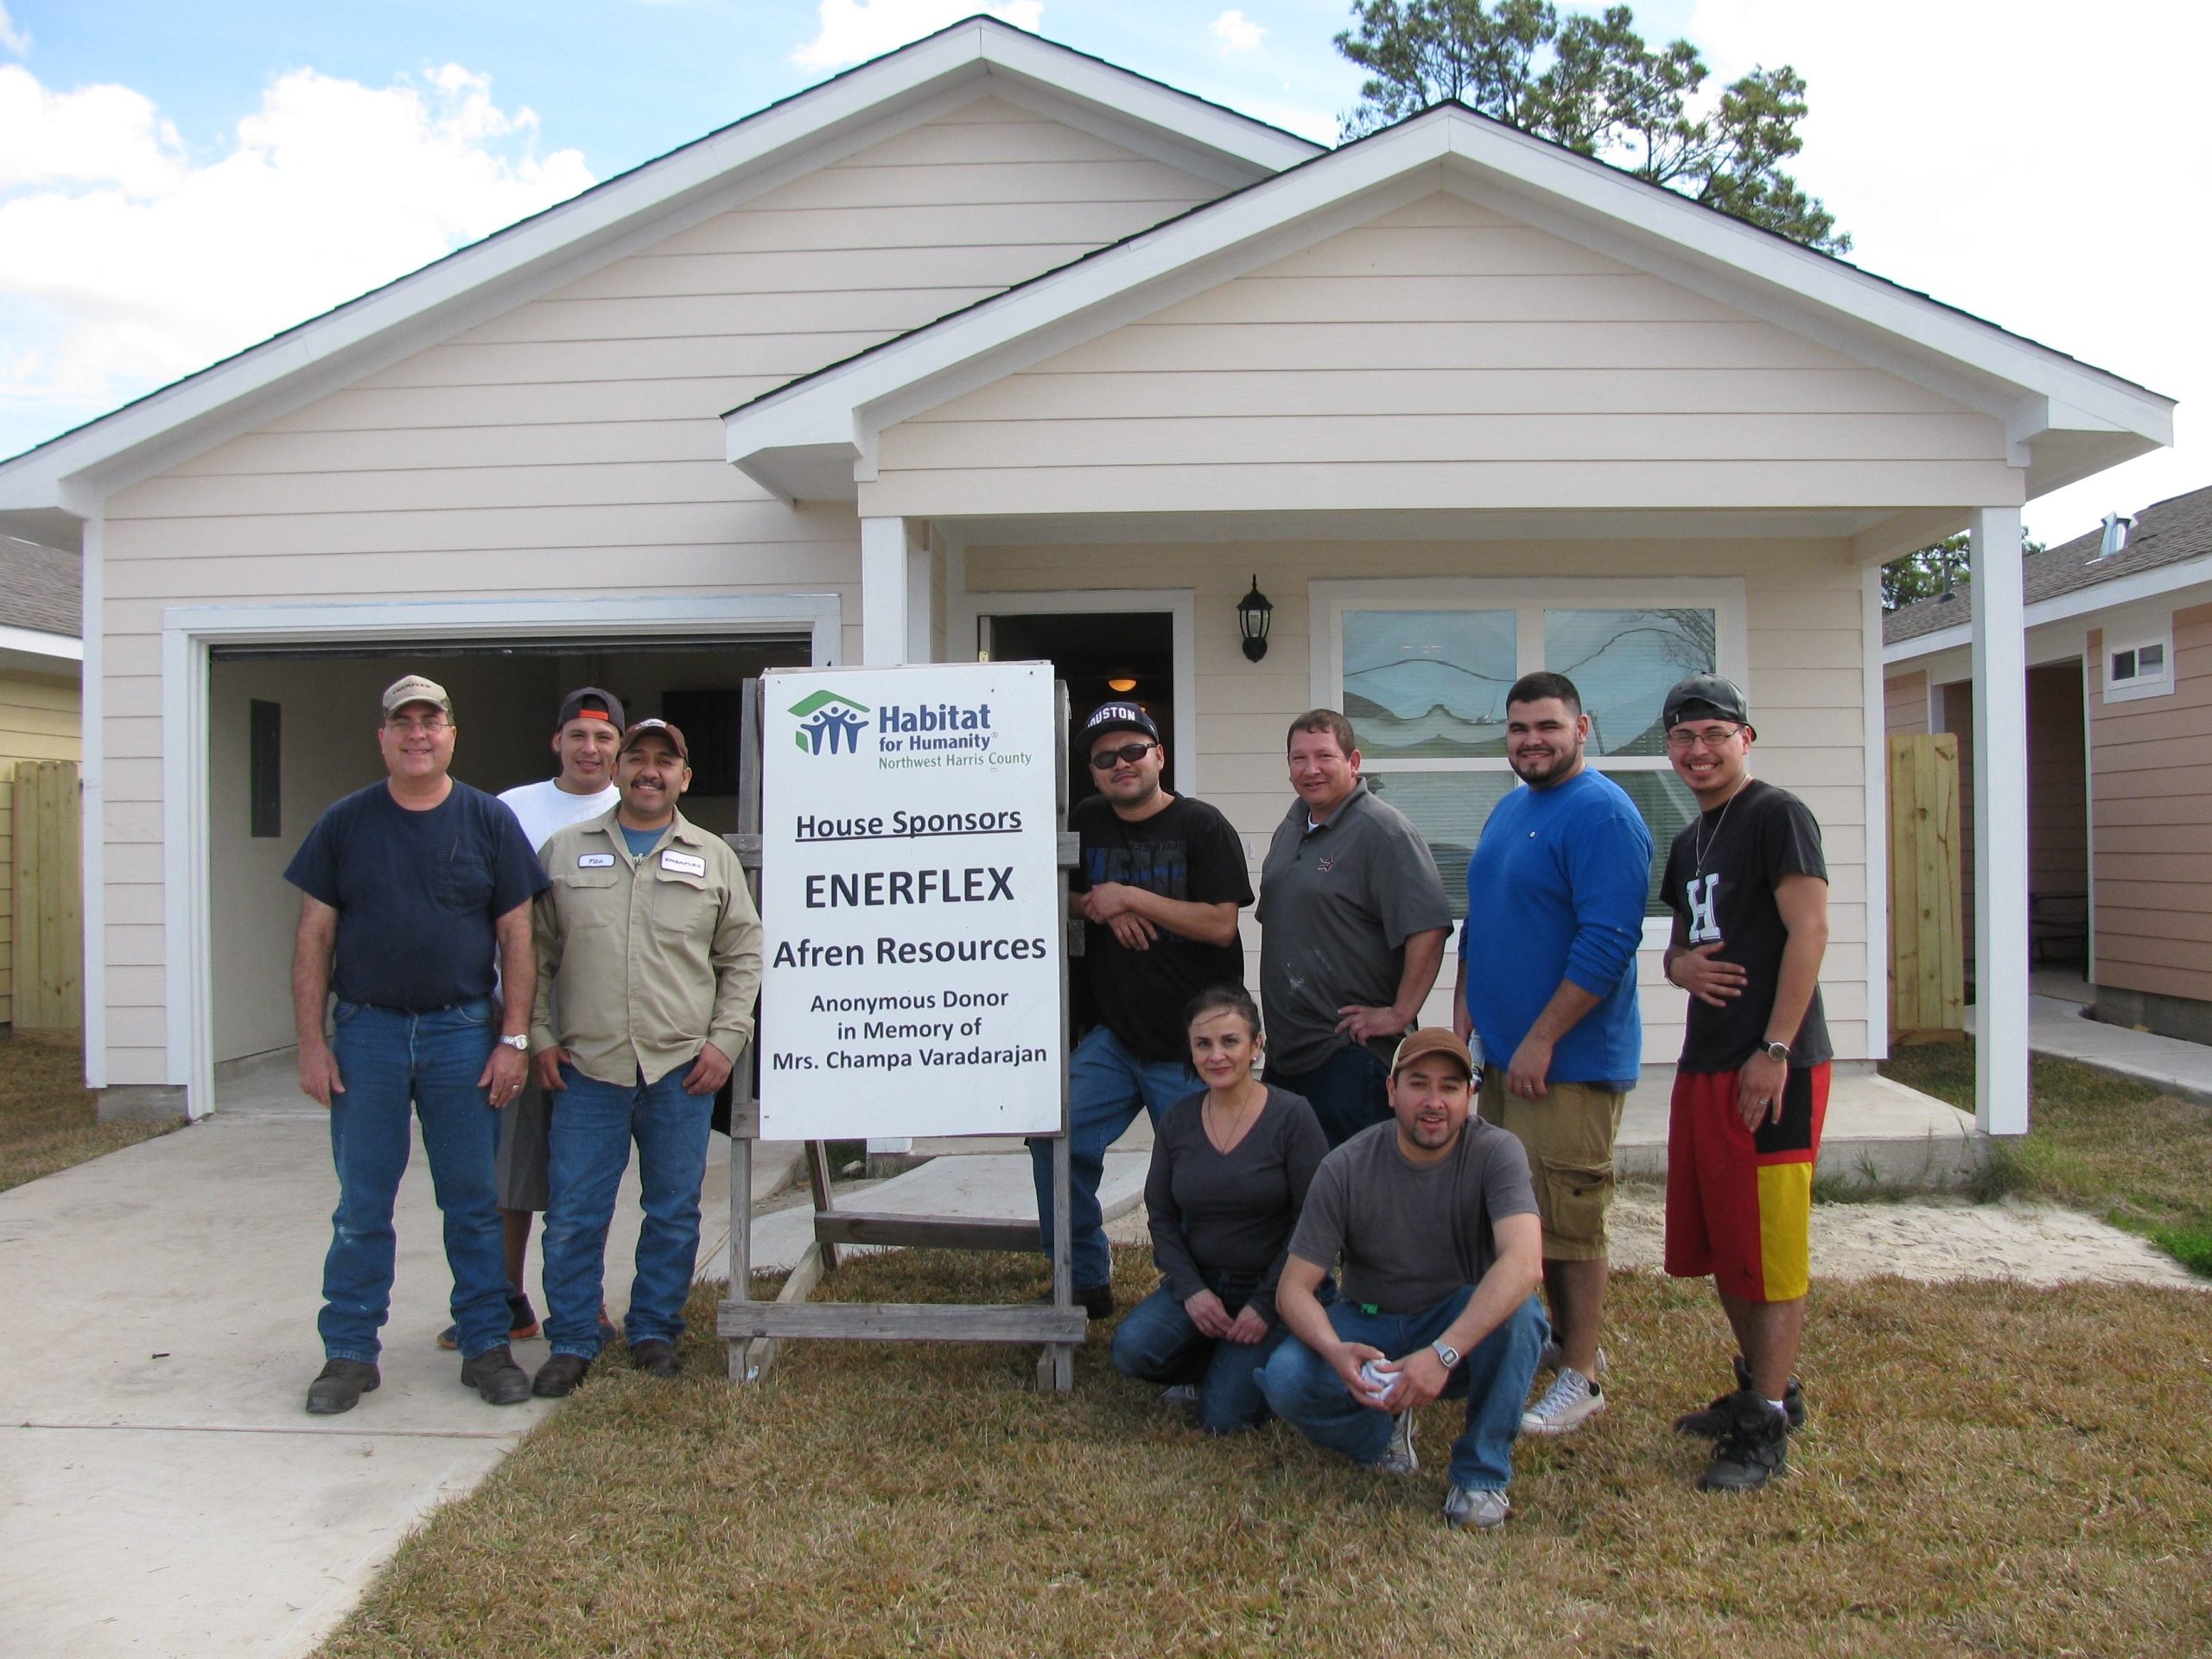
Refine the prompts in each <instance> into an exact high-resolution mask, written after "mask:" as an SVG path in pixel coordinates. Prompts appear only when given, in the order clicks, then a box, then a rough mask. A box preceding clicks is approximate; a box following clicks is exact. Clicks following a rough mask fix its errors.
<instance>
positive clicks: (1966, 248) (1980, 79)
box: [0, 0, 2212, 538]
mask: <svg viewBox="0 0 2212 1659" xmlns="http://www.w3.org/2000/svg"><path fill="white" fill-rule="evenodd" d="M975 9H976V5H975V3H974V0H596V3H590V4H584V3H575V0H442V3H429V0H376V3H374V4H362V3H343V0H326V3H318V4H309V5H302V4H300V3H298V0H289V3H275V0H213V3H212V4H210V5H207V6H202V7H181V6H178V5H176V4H175V3H174V0H168V3H154V0H0V454H12V453H14V452H16V450H19V449H22V448H26V447H28V446H29V445H31V444H33V443H35V442H40V441H41V440H43V439H45V438H47V437H49V436H51V435H54V434H55V433H57V432H59V431H61V430H64V429H67V428H68V427H70V426H72V425H74V424H76V423H79V422H81V421H84V420H86V419H88V418H91V417H92V416H97V415H99V414H100V413H102V412H104V411H105V410H107V409H109V408H111V407H113V406H114V405H115V404H118V403H120V402H122V401H124V399H126V398H128V397H133V396H136V395H137V394H139V393H141V392H143V391H147V390H149V389H151V388H152V387H153V386H156V385H160V384H162V382H164V381H166V380H168V379H171V378H175V377H176V376H177V375H179V374H182V373H186V372H190V371H191V370H192V369H193V368H195V367H198V366H200V365H204V364H205V363H207V362H208V361H210V360H212V359H213V358H215V357H217V356H219V355H221V354H222V353H226V352H228V351H232V350H235V349H237V348H238V346H242V345H245V344H248V343H251V341H252V340H257V339H260V338H264V337H265V336H266V335H268V334H271V333H274V332H276V331H277V330H278V329H280V328H282V327H286V326H289V324H291V323H293V322H296V321H299V320H300V319H301V318H302V317H303V316H306V315H312V314H313V313H314V312H315V311H318V310H321V309H322V308H326V307H327V306H328V305H331V304H334V303H336V302H340V301H342V300H344V299H346V298H347V297H350V296H352V295H353V294H356V293H359V292H360V291H362V290H363V289H366V288H368V287H370V286H372V285H373V284H374V283H378V282H382V281H385V280H388V279H389V278H390V277H393V276H396V275H398V274H399V273H400V272H402V271H404V270H410V269H412V268H414V267H415V266H416V265H419V264H423V263H425V262H427V261H428V260H429V259H431V258H434V257H436V256H437V255H438V254H439V253H442V252H443V251H447V250H448V249H450V248H452V247H454V246H457V245H461V243H463V242H466V241H467V240H470V239H473V238H474V237H477V236H480V235H483V234H485V233H486V232H489V231H491V230H493V229H496V228H497V227H498V226H499V225H501V224H505V223H507V222H510V221H512V219H516V218H518V217H520V216H521V215H522V214H524V213H529V212H533V211H536V210H537V208H539V207H543V206H546V205H548V204H549V203H550V202H551V201H553V200H559V199H561V198H562V197H563V196H564V195H567V194H572V193H573V192H574V191H575V190H576V189H578V188H582V187H583V186H585V185H587V184H588V183H590V182H592V181H596V180H601V179H605V178H607V177H609V176H611V175H613V174H615V173H618V172H620V171H622V170H623V169H625V168H629V167H632V166H635V165H636V164H638V163H639V162H643V161H645V160H648V159H650V158H652V156H658V155H660V154H663V153H664V152H665V151H667V150H669V149H673V148H675V147H676V146H677V145H679V144H682V143H686V142H688V141H689V140H690V139H692V138H695V137H699V136H700V135H701V134H702V133H705V132H707V131H709V130H711V129H713V128H715V127H716V126H720V125H721V124H725V123H728V122H729V121H732V120H735V119H737V118H740V117H741V116H743V115H745V114H747V113H749V112H750V111H753V110H755V109H758V108H760V106H761V105H765V104H767V103H769V102H771V101H772V100H773V99H778V98H780V97H783V96H785V95H787V94H789V93H791V92H796V91H798V90H799V89H800V88H802V87H804V86H809V85H811V84H813V83H815V82H817V81H818V80H820V79H823V78H824V77H825V76H827V75H829V74H830V73H834V72H835V71H836V68H838V67H843V65H844V64H845V63H847V62H849V61H851V60H854V59H855V57H856V56H867V55H873V54H874V53H875V52H878V51H880V50H884V49H888V48H891V47H893V46H895V45H897V44H899V43H900V42H901V41H905V40H908V39H912V38H913V37H914V36H915V35H919V34H922V33H926V32H927V31H928V30H929V29H931V28H934V27H937V26H938V25H939V24H941V23H943V22H946V21H950V19H951V18H952V17H955V16H959V15H962V14H963V13H964V12H966V11H969V10H975ZM988 9H989V10H997V11H999V12H1001V14H1002V15H1005V16H1008V17H1009V18H1010V19H1011V20H1013V21H1014V22H1020V23H1022V24H1023V25H1024V26H1027V27H1032V28H1034V29H1038V30H1039V32H1040V33H1042V34H1044V35H1046V37H1048V38H1050V39H1052V40H1056V41H1062V42H1064V43H1065V44H1067V45H1070V46H1072V47H1076V48H1079V49H1081V50H1084V51H1086V52H1091V53H1095V54H1097V55H1099V56H1101V57H1103V58H1106V59H1109V60H1112V61H1114V62H1116V63H1119V64H1122V65H1124V66H1126V67H1129V68H1132V69H1135V70H1138V71H1140V72H1141V73H1147V74H1150V75H1154V76H1156V77H1157V78H1159V79H1163V80H1166V81H1168V82H1169V83H1171V84H1173V85H1175V86H1180V87H1183V88H1185V89H1186V90H1188V91H1191V92H1197V93H1199V94H1201V95H1203V96H1205V97H1207V98H1211V99H1217V100H1218V101H1220V102H1222V103H1224V104H1228V105H1231V106H1233V107H1236V108H1237V109H1241V110H1243V111H1246V112H1248V113H1249V114H1253V115H1255V116H1258V117H1260V118H1263V119H1268V120H1271V121H1274V122H1276V123H1278V124H1282V125H1286V126H1289V127H1292V128H1294V129H1295V130H1300V131H1303V132H1305V133H1306V134H1307V135H1308V136H1311V137H1317V138H1320V139H1323V140H1326V139H1328V138H1329V137H1331V136H1332V135H1331V129H1332V123H1333V119H1334V118H1335V117H1336V116H1337V115H1338V114H1339V113H1341V112H1342V111H1344V110H1346V109H1348V108H1349V107H1350V106H1351V103H1352V102H1353V101H1354V99H1355V98H1356V97H1357V87H1358V80H1359V77H1358V74H1357V72H1356V71H1355V70H1354V69H1353V68H1352V67H1351V65H1349V64H1347V63H1346V62H1344V60H1342V59H1341V58H1340V57H1339V56H1338V54H1337V53H1336V52H1335V50H1334V49H1333V48H1332V45H1331V38H1332V35H1334V34H1335V32H1336V31H1337V30H1338V29H1340V28H1343V27H1344V25H1345V23H1346V22H1348V7H1347V6H1346V5H1345V4H1344V3H1341V0H1246V3H1244V4H1243V5H1241V6H1239V7H1235V8H1231V7H1225V6H1222V5H1220V4H1218V3H1217V0H1203V3H1199V4H1195V5H1192V4H1174V3H1167V0H1117V3H1110V4H1109V3H1094V0H1001V3H999V4H996V5H993V6H989V7H988ZM1636 11H1637V23H1638V26H1639V27H1640V28H1641V29H1642V30H1643V33H1644V35H1645V36H1646V37H1647V38H1648V39H1651V40H1654V41H1657V40H1661V39H1665V38H1671V37H1672V36H1674V35H1687V36H1688V38H1690V39H1691V40H1693V41H1696V42H1697V43H1698V45H1699V46H1700V48H1701V49H1702V50H1703V51H1704V53H1705V55H1706V57H1707V61H1708V62H1709V63H1711V64H1712V65H1713V68H1714V70H1715V71H1716V79H1720V78H1725V77H1727V76H1731V75H1733V74H1737V73H1742V72H1743V71H1744V70H1745V69H1748V68H1750V67H1752V66H1753V65H1754V64H1755V63H1758V62H1765V63H1778V62H1782V61H1789V62H1791V63H1793V64H1795V66H1796V67H1797V68H1798V69H1799V70H1800V71H1801V72H1802V73H1804V74H1805V75H1806V76H1807V78H1808V80H1809V81H1810V82H1811V103H1812V107H1813V115H1812V118H1811V119H1810V120H1809V121H1808V124H1806V127H1805V129H1804V131H1805V136H1806V139H1807V147H1806V150H1805V153H1804V155H1803V156H1801V157H1800V158H1799V164H1798V168H1797V171H1798V174H1799V176H1800V178H1801V180H1802V181H1803V182H1804V183H1805V184H1806V185H1807V186H1808V188H1811V189H1812V190H1813V191H1815V194H1820V195H1821V196H1823V197H1825V198H1826V199H1827V203H1828V205H1829V207H1831V208H1832V209H1833V210H1834V212H1835V213H1837V215H1838V218H1839V219H1840V222H1841V224H1842V226H1843V227H1844V228H1845V229H1847V230H1848V231H1849V232H1852V233H1853V236H1854V238H1856V241H1857V247H1856V250H1855V251H1854V254H1853V257H1854V259H1855V260H1857V261H1858V262H1859V264H1864V265H1865V266H1866V267H1867V268H1868V269H1870V270H1874V271H1876V272H1878V273H1879V274H1881V275H1883V276H1885V277H1892V278H1894V279H1896V280H1897V281H1900V282H1903V283H1908V284H1909V285H1910V286H1913V287H1916V288H1921V289H1927V290H1928V291H1929V292H1931V293H1933V294H1935V295H1936V296H1937V297H1938V298H1941V299H1943V300H1946V301H1948V302H1951V303H1953V304H1956V305H1959V306H1961V307H1963V308H1967V309H1968V310H1971V311H1974V312H1975V313H1977V314H1978V315H1983V316H1986V317H1988V318H1990V319H1991V320H1992V321H1997V322H1999V323H2002V324H2004V325H2005V327H2010V328H2012V329H2014V330H2016V331H2018V332H2019V333H2022V334H2028V335H2030V336H2031V337H2033V338H2036V339H2038V340H2043V341H2044V342H2045V343H2047V344H2050V345H2053V346H2057V347H2059V348H2060V349H2062V350H2065V351H2068V352H2070V353H2074V354H2075V355H2076V356H2079V357H2082V358H2085V359H2088V360H2089V361H2091V362H2094V363H2096V364H2098V365H2100V366H2102V367H2106V368H2109V369H2112V370H2113V371H2114V372H2118V373H2120V374H2124V375H2126V376H2128V377H2130V378H2134V379H2139V380H2141V381H2143V382H2145V383H2146V384H2148V385H2152V386H2153V387H2154V388H2156V389H2157V390H2158V391H2164V392H2167V393H2168V394H2170V395H2173V396H2177V397H2181V398H2182V399H2183V405H2184V407H2183V414H2182V417H2181V419H2182V426H2181V442H2180V444H2179V446H2178V448H2177V452H2175V453H2171V454H2166V455H2163V456H2158V457H2151V458H2146V459H2145V460H2144V461H2138V462H2135V463H2133V464H2132V465H2131V466H2130V467H2127V468H2125V469H2122V470H2121V471H2120V472H2119V473H2117V474H2107V476H2106V477H2105V478H2103V479H2101V480H2096V481H2094V482H2093V483H2092V484H2089V485H2087V486H2077V487H2076V488H2075V490H2071V491H2067V492H2062V493H2060V494H2059V495H2057V496H2055V497H2051V498H2047V499H2045V500H2044V501H2043V502H2039V503H2036V504H2033V505H2031V508H2030V512H2029V518H2030V523H2031V526H2032V527H2033V528H2034V529H2035V530H2036V531H2037V533H2038V534H2041V535H2044V537H2047V538H2057V537H2064V536H2068V535H2072V534H2075V533H2077V532H2078V531H2082V530H2084V529H2086V528H2088V526H2089V525H2090V524H2094V521H2095V518H2097V516H2098V515H2099V514H2100V513H2101V512H2103V511H2104V510H2105V509H2106V508H2107V507H2108V506H2120V507H2123V508H2126V507H2133V506H2139V505H2144V504H2145V503H2147V502H2149V501H2151V500H2153V499H2158V498H2159V497H2162V496H2164V495H2168V494H2172V493H2177V492H2178V491H2180V490H2184V489H2190V488H2195V487H2197V486H2201V485H2202V484H2205V483H2207V482H2212V461H2208V460H2206V459H2204V458H2202V457H2201V456H2200V455H2199V454H2198V453H2197V449H2196V446H2195V445H2194V444H2193V443H2192V442H2191V440H2192V437H2193V434H2194V431H2195V428H2196V422H2195V421H2194V420H2193V419H2192V418H2191V417H2192V416H2193V414H2194V412H2195V405H2197V404H2202V403H2203V402H2205V401H2206V400H2207V399H2212V327H2207V326H2206V325H2205V323H2204V322H2203V321H2202V316H2201V313H2202V297H2201V296H2202V271H2203V270H2204V269H2205V268H2206V266H2207V263H2208V260H2207V256H2208V255H2212V226H2208V221H2207V216H2206V215H2205V214H2204V213H2203V212H2202V204H2203V203H2205V202H2206V201H2208V200H2212V167H2208V163H2207V160H2206V156H2205V154H2204V151H2203V149H2202V142H2201V139H2200V137H2198V135H2197V134H2196V131H2195V130H2194V129H2193V124H2192V118H2191V117H2190V115H2189V113H2188V112H2189V111H2194V110H2195V109H2196V108H2197V107H2198V105H2199V104H2200V102H2201V99H2200V95H2199V88H2198V86H2197V85H2196V76H2197V74H2198V73H2199V72H2200V71H2201V68H2202V64H2203V63H2204V62H2205V61H2206V60H2208V58H2212V21H2208V19H2212V7H2208V6H2205V5H2202V4H2201V3H2188V4H2183V3H2178V0H2162V3H2156V4H2142V3H2135V4H2130V3H2119V0H2115V3H2108V4H2107V5H2106V6H2105V7H2103V8H2102V9H2101V10H2098V11H2096V12H2094V13H2091V12H2085V11H2083V10H2082V9H2081V8H2080V7H2079V6H2078V5H2077V4H2068V5H2061V4H2057V3H2053V0H2011V3H1998V0H1857V3H1855V4H1853V5H1851V6H1841V5H1833V4H1815V3H1810V0H1669V3H1666V4H1642V5H1638V6H1637V8H1636ZM2191 204H2194V206H2191Z"/></svg>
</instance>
